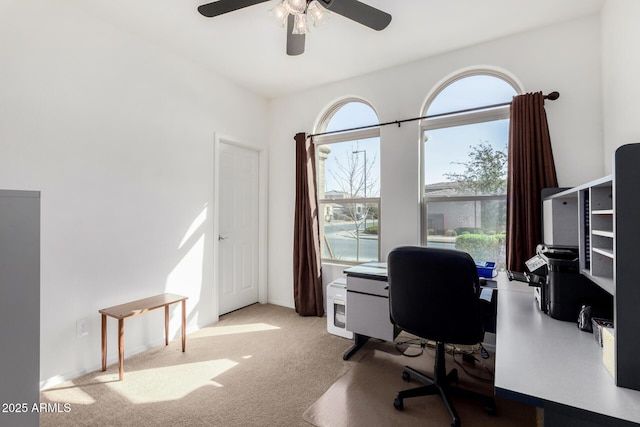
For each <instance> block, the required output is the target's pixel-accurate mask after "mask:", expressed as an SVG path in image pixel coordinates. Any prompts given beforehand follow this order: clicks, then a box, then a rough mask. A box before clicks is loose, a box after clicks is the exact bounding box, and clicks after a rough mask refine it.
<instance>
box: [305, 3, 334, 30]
mask: <svg viewBox="0 0 640 427" xmlns="http://www.w3.org/2000/svg"><path fill="white" fill-rule="evenodd" d="M307 16H309V17H311V20H312V21H313V26H314V27H318V26H320V25H322V24H324V23H325V22H327V17H328V16H329V12H328V11H327V9H325V8H324V7H322V6H321V5H320V3H319V2H318V1H317V0H313V1H312V2H311V3H309V6H308V7H307Z"/></svg>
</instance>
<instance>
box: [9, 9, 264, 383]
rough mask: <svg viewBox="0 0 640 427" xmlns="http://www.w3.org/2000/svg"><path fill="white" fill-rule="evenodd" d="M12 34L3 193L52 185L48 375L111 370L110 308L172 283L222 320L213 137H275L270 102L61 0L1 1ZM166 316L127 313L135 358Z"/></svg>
mask: <svg viewBox="0 0 640 427" xmlns="http://www.w3.org/2000/svg"><path fill="white" fill-rule="evenodd" d="M0 40H2V43H0V148H1V150H0V153H1V154H0V188H3V189H24V190H41V191H42V235H41V242H42V258H41V262H42V270H41V304H42V306H41V319H42V321H41V355H42V357H41V369H40V378H41V379H42V381H43V382H44V383H53V382H56V381H57V380H59V379H62V378H67V377H73V376H76V375H78V374H81V373H83V372H86V371H90V370H95V369H99V367H100V316H99V314H98V309H100V308H105V307H108V306H110V305H114V304H119V303H122V302H125V301H128V300H132V299H136V298H142V297H146V296H150V295H154V294H158V293H162V292H167V291H168V292H174V293H180V294H184V295H187V296H188V297H189V300H188V302H187V312H188V313H187V316H188V327H189V329H195V328H197V327H200V326H203V325H205V324H208V323H211V322H213V321H215V320H216V319H217V316H218V313H217V298H216V296H214V290H213V274H214V272H213V267H212V266H213V259H212V257H213V253H212V252H213V248H214V243H213V242H214V241H213V239H212V237H213V226H212V218H211V215H212V201H213V197H214V195H213V189H214V185H213V164H214V163H213V153H214V149H213V142H214V133H219V134H223V135H225V136H228V137H231V138H233V139H234V140H237V141H239V142H243V143H245V144H252V145H254V146H256V147H260V148H263V145H262V144H263V140H264V138H263V137H262V134H263V132H264V129H265V128H266V126H267V122H266V120H265V118H266V114H267V108H268V104H267V101H266V100H264V99H262V98H260V97H257V96H255V95H253V94H251V93H249V92H247V91H245V90H243V89H240V88H239V87H237V86H234V85H233V84H231V83H230V82H228V81H226V80H224V79H222V78H219V77H217V76H215V75H211V74H210V73H207V72H205V71H204V70H203V69H201V68H199V67H198V66H196V65H194V64H191V63H188V62H185V61H184V60H182V59H180V58H178V57H177V56H174V55H172V54H170V53H168V52H165V51H163V50H161V49H160V48H158V47H156V46H154V45H151V44H148V43H146V42H144V41H143V40H141V39H139V38H137V37H135V36H130V35H128V34H126V33H124V32H122V30H120V29H117V28H114V27H112V26H110V25H107V24H104V23H102V22H99V21H97V20H96V19H95V18H93V17H91V16H88V15H85V14H83V13H81V12H79V11H77V10H75V9H72V8H70V7H69V6H65V5H64V3H63V2H49V1H45V0H42V1H39V0H38V1H31V0H30V1H22V0H21V1H14V2H7V3H4V4H3V9H2V13H1V14H0ZM247 123H251V124H252V126H246V124H247ZM192 226H193V229H192V231H189V230H190V228H191V227H192ZM179 316H180V310H179V308H177V309H174V310H173V311H172V320H171V334H172V336H175V335H176V334H177V333H179V325H180V322H179ZM80 319H86V320H87V321H88V326H89V335H87V336H84V337H81V338H78V337H76V321H77V320H80ZM162 319H163V313H162V310H158V311H156V312H153V313H150V314H149V315H146V316H140V317H137V318H134V319H130V320H128V321H126V328H125V329H126V334H125V351H126V354H127V355H129V354H132V353H134V352H137V351H140V350H142V349H144V348H145V347H148V346H152V345H158V344H160V343H161V342H163V327H162V325H163V321H162ZM5 326H6V325H5ZM109 329H110V332H109V346H110V351H109V362H110V363H111V362H114V361H115V360H117V353H116V349H117V345H116V342H117V338H116V334H115V329H116V322H115V321H114V320H113V319H111V320H110V321H109ZM5 344H6V343H5Z"/></svg>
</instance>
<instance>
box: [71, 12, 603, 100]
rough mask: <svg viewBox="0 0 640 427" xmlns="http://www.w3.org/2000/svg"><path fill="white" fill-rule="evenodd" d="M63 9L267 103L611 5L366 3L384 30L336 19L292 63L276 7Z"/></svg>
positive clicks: (315, 32)
mask: <svg viewBox="0 0 640 427" xmlns="http://www.w3.org/2000/svg"><path fill="white" fill-rule="evenodd" d="M64 1H65V2H66V3H68V4H72V5H74V6H75V7H77V8H79V9H82V10H84V11H86V12H87V13H90V14H92V15H95V16H96V17H98V18H100V19H104V20H106V21H108V22H111V23H112V24H114V25H116V26H118V27H120V28H123V29H125V30H127V31H130V32H133V33H135V34H137V35H138V36H140V37H143V38H145V39H147V40H148V41H151V42H153V43H155V44H158V45H161V46H163V47H164V48H166V49H168V50H171V51H173V52H174V53H176V54H178V55H181V56H183V57H185V58H187V59H189V60H192V61H195V62H197V63H199V64H200V65H202V66H204V67H206V68H207V69H210V70H212V71H215V72H216V73H218V74H221V75H223V76H225V77H227V78H229V79H231V80H233V81H235V82H236V83H237V84H238V85H241V86H243V87H246V88H248V89H250V90H252V91H255V92H256V93H259V94H261V95H264V96H266V97H270V98H271V97H277V96H279V95H282V94H285V93H289V92H295V91H299V90H302V89H305V88H309V87H313V86H316V85H321V84H325V83H329V82H333V81H338V80H342V79H345V78H349V77H353V76H357V75H362V74H366V73H369V72H372V71H376V70H380V69H384V68H389V67H393V66H395V65H399V64H404V63H408V62H412V61H415V60H418V59H421V58H424V57H427V56H431V55H435V54H438V53H442V52H446V51H450V50H453V49H457V48H461V47H465V46H469V45H473V44H476V43H480V42H484V41H487V40H491V39H495V38H498V37H503V36H506V35H509V34H513V33H517V32H521V31H525V30H529V29H532V28H536V27H542V26H546V25H550V24H554V23H558V22H562V21H567V20H571V19H574V18H577V17H580V16H585V15H589V14H593V13H597V12H598V11H599V10H600V8H601V6H602V4H603V2H604V1H605V0H363V2H364V3H367V4H369V5H370V6H374V7H376V8H379V9H382V10H384V11H386V12H388V13H390V14H391V15H392V17H393V19H392V21H391V24H390V25H389V26H388V27H387V28H386V29H385V30H383V31H380V32H377V31H373V30H371V29H369V28H366V27H364V26H362V25H360V24H358V23H356V22H353V21H350V20H348V19H346V18H344V17H342V16H339V15H336V14H332V16H331V17H330V19H329V20H328V22H326V24H325V25H324V26H322V27H320V28H312V32H311V34H308V35H307V37H306V50H305V53H304V54H303V55H301V56H296V57H290V56H287V55H286V54H285V42H286V34H285V31H286V30H285V29H283V28H281V27H279V26H277V25H276V24H275V23H274V22H273V18H272V17H271V16H269V14H268V11H269V9H271V8H272V7H273V6H275V4H277V0H271V1H268V2H265V3H262V4H259V5H255V6H251V7H247V8H244V9H241V10H238V11H234V12H231V13H228V14H225V15H221V16H218V17H215V18H205V17H203V16H201V15H200V14H199V13H198V12H197V6H199V5H201V4H205V3H209V1H207V0H135V1H131V0H90V1H89V0H64ZM335 1H340V0H335ZM568 37H570V35H568Z"/></svg>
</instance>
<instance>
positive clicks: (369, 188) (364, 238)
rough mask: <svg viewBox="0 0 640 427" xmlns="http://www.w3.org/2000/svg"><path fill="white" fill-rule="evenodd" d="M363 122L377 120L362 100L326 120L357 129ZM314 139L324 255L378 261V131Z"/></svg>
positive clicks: (350, 260)
mask: <svg viewBox="0 0 640 427" xmlns="http://www.w3.org/2000/svg"><path fill="white" fill-rule="evenodd" d="M363 120H364V121H369V123H368V124H375V123H377V116H376V115H375V112H373V109H371V107H369V106H368V105H366V104H364V103H361V102H349V103H346V104H344V105H342V107H340V108H339V109H338V110H337V111H335V112H334V113H333V115H330V116H329V117H328V118H327V119H326V121H327V128H328V129H326V130H330V128H331V127H334V128H335V127H338V126H340V127H338V129H344V128H347V127H357V126H360V125H359V124H358V123H359V122H360V123H362V121H363ZM349 123H351V124H349ZM324 142H326V143H324ZM315 143H316V147H317V152H318V156H317V158H318V199H319V206H320V210H321V232H320V234H321V240H322V242H321V243H322V248H323V250H322V257H323V259H325V260H332V261H337V262H344V263H359V262H365V261H378V259H379V253H380V250H379V247H380V245H379V238H378V236H379V234H378V230H379V227H380V163H379V154H380V138H379V130H378V129H372V130H367V131H365V132H359V131H356V132H344V133H341V134H340V135H338V136H331V137H329V138H323V137H317V139H316V140H315Z"/></svg>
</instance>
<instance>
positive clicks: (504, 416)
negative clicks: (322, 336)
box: [303, 345, 537, 427]
mask: <svg viewBox="0 0 640 427" xmlns="http://www.w3.org/2000/svg"><path fill="white" fill-rule="evenodd" d="M379 347H380V348H381V349H373V350H371V351H369V352H368V354H367V355H366V356H365V357H364V358H363V359H362V360H360V361H359V362H358V364H357V365H356V366H354V367H353V368H352V369H351V370H350V371H349V372H348V373H347V374H346V375H344V376H343V377H342V378H340V379H339V380H338V381H337V382H336V383H335V384H333V385H332V386H331V388H330V389H329V390H328V391H327V392H326V393H325V394H324V395H323V396H322V397H321V398H320V399H318V401H316V402H315V403H314V404H313V405H312V406H311V407H310V408H309V409H308V410H307V411H306V412H305V413H304V414H303V418H304V419H305V420H306V421H308V422H309V423H311V424H313V425H315V426H318V427H335V426H349V427H358V426H362V427H370V426H424V425H430V426H448V425H450V424H451V419H450V418H449V413H448V412H447V410H446V408H445V406H444V404H443V403H442V400H441V399H440V397H439V396H428V397H426V396H425V397H414V398H409V399H405V400H404V409H403V410H401V411H398V410H396V409H395V408H394V407H393V401H394V399H395V396H396V393H397V392H398V391H399V390H403V389H407V388H412V387H416V386H420V385H422V384H420V383H419V382H417V381H416V380H412V381H410V382H405V381H404V380H402V377H401V373H402V368H403V366H405V365H408V366H411V367H413V368H417V369H419V370H422V371H423V372H425V373H427V374H429V375H431V374H432V373H433V360H434V358H433V355H434V350H433V349H432V348H431V349H427V351H425V353H424V354H422V355H421V356H419V357H415V358H409V357H406V356H402V355H400V354H399V353H396V352H391V353H390V352H389V351H392V349H393V347H392V346H388V345H379ZM455 357H456V360H458V361H459V362H460V363H462V367H461V366H458V365H456V363H455V362H454V360H453V356H451V355H447V371H449V370H450V369H451V368H453V367H457V369H458V375H459V378H460V380H459V381H460V383H459V384H460V386H462V387H465V388H469V389H474V390H476V391H478V392H481V393H484V394H487V395H490V394H492V392H493V386H492V384H491V383H489V382H483V381H481V380H479V379H478V378H490V374H489V373H488V372H489V371H488V370H487V368H488V369H490V370H492V369H493V366H492V363H491V359H490V360H489V361H484V360H482V364H480V363H477V362H476V363H467V362H462V358H461V356H460V355H457V356H455ZM479 359H480V358H479ZM485 363H486V366H483V365H484V364H485ZM474 377H475V378H474ZM453 400H454V406H455V408H456V410H457V411H458V415H459V416H460V419H461V424H462V425H463V426H465V427H470V426H478V427H480V426H518V427H525V426H532V427H535V426H536V423H537V420H536V410H535V408H533V407H530V406H526V405H521V404H517V403H515V402H511V401H504V400H501V399H497V400H496V406H497V415H496V416H491V415H488V414H487V413H486V412H484V408H483V406H482V405H481V404H479V403H477V402H476V401H473V400H468V399H464V398H454V399H453Z"/></svg>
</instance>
